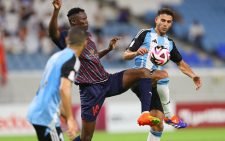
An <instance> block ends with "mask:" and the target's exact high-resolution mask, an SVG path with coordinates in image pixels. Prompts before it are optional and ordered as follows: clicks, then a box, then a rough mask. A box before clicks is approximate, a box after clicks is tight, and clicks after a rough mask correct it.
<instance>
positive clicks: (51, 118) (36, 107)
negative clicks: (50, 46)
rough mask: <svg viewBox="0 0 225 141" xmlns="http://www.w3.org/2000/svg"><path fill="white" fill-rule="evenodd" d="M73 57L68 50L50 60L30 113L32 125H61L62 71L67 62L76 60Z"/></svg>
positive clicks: (29, 117)
mask: <svg viewBox="0 0 225 141" xmlns="http://www.w3.org/2000/svg"><path fill="white" fill-rule="evenodd" d="M73 57H74V53H73V51H72V50H71V49H69V48H66V49H64V50H62V51H60V52H58V53H55V54H54V55H53V56H51V57H50V59H49V60H48V62H47V64H46V66H45V70H44V73H43V76H42V79H41V82H40V85H39V89H38V91H37V93H36V96H35V97H34V99H33V101H32V103H31V105H30V108H29V111H28V119H29V121H30V122H31V123H33V124H37V125H49V124H50V123H51V122H54V123H59V121H57V120H58V118H57V117H58V112H59V104H60V92H59V87H60V78H61V70H62V67H63V65H64V64H65V62H67V61H68V60H71V59H74V60H75V58H73ZM43 119H44V120H43Z"/></svg>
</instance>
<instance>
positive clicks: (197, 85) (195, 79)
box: [193, 76, 202, 90]
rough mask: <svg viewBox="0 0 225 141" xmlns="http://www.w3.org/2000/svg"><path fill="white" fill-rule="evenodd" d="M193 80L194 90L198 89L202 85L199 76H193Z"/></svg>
mask: <svg viewBox="0 0 225 141" xmlns="http://www.w3.org/2000/svg"><path fill="white" fill-rule="evenodd" d="M193 81H194V83H195V86H196V90H199V89H200V87H201V86H202V82H201V79H200V77H199V76H195V77H193Z"/></svg>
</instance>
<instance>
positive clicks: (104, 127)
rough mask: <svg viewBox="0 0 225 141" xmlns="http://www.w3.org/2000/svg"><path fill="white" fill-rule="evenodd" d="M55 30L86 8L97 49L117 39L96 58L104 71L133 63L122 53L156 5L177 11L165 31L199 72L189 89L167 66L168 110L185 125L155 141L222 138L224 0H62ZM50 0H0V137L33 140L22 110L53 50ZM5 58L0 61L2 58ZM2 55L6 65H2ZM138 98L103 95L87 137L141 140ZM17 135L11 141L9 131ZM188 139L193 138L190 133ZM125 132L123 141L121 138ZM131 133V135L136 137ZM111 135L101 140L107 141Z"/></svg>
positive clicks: (151, 19) (148, 21) (150, 19)
mask: <svg viewBox="0 0 225 141" xmlns="http://www.w3.org/2000/svg"><path fill="white" fill-rule="evenodd" d="M62 1H63V2H62V3H63V5H62V8H61V12H60V17H59V25H60V28H61V29H62V30H63V29H67V28H68V20H67V17H66V14H67V11H68V10H69V9H70V8H72V7H75V6H80V7H81V8H84V9H85V10H86V13H87V15H88V19H89V25H90V31H91V32H93V33H94V34H93V39H94V40H95V41H96V43H97V46H98V49H102V48H105V47H107V45H108V42H109V40H110V38H111V37H113V36H122V37H123V38H122V40H121V41H120V42H119V44H118V46H119V47H118V48H117V50H115V51H112V52H111V53H110V54H108V55H107V56H105V57H104V58H103V59H102V62H103V64H104V66H105V68H106V69H107V70H108V71H109V72H116V71H119V70H122V69H125V68H129V67H132V61H123V60H122V58H121V55H122V53H123V51H124V50H125V48H126V47H127V46H128V44H129V42H130V41H131V40H132V38H133V37H134V36H135V34H136V33H137V32H138V31H139V30H140V29H142V28H150V27H151V26H154V17H155V14H156V12H157V10H158V9H159V8H161V7H170V8H172V9H173V10H174V11H176V13H177V20H176V22H175V23H174V26H173V28H172V29H171V31H170V33H169V35H170V36H171V37H172V38H173V39H174V40H175V43H176V45H177V48H178V49H179V51H180V52H181V54H182V56H183V59H184V60H185V61H187V62H188V63H189V65H190V66H191V67H192V68H193V69H194V70H195V71H196V72H197V73H198V74H199V75H200V76H201V77H202V81H203V86H202V88H201V89H200V90H199V91H195V88H194V84H193V83H192V81H191V79H189V78H187V77H186V76H184V75H183V74H181V73H180V72H179V71H177V69H176V67H175V65H174V64H173V63H169V64H167V65H166V68H167V70H168V72H169V74H170V79H171V81H170V91H171V97H172V98H171V99H172V102H173V105H174V111H175V112H176V113H177V114H178V115H179V116H180V117H182V118H183V119H184V120H185V121H186V122H187V123H188V124H189V125H190V128H189V129H185V130H179V131H178V130H174V129H173V128H171V127H168V126H166V129H165V131H167V132H166V133H165V135H164V136H163V138H162V141H180V140H183V141H184V140H189V141H202V140H205V141H206V140H214V141H222V140H225V136H224V134H223V133H225V132H224V130H225V129H224V128H225V73H224V72H225V26H224V23H225V2H224V0H62ZM51 2H52V1H51V0H0V31H1V39H0V49H1V50H0V54H1V55H0V63H1V64H0V65H1V66H0V68H1V70H0V74H1V76H0V78H1V86H0V140H4V141H5V140H15V138H16V139H18V140H19V138H18V137H17V135H20V137H21V139H20V140H23V141H25V140H26V139H25V138H26V135H32V136H31V137H30V138H29V137H27V140H35V137H34V136H33V135H34V131H33V128H32V127H31V126H30V125H29V124H28V123H27V121H26V110H27V106H28V104H29V102H30V101H31V99H32V98H33V96H34V95H35V92H36V90H37V87H38V84H39V80H40V77H41V73H42V71H43V68H44V65H45V63H46V61H47V59H48V58H49V56H50V55H51V54H53V53H54V52H56V51H58V49H57V47H55V45H54V44H53V43H52V42H51V40H50V39H49V38H48V23H49V20H50V17H51V13H52V10H53V6H52V4H51ZM4 58H5V59H4ZM4 60H5V62H4ZM73 101H74V107H73V108H74V113H75V114H74V115H75V116H76V118H77V120H78V122H79V121H80V116H79V115H80V110H79V93H78V88H77V87H76V86H75V87H74V97H73ZM139 113H140V104H139V102H138V99H137V98H136V97H135V96H134V94H133V93H132V92H130V91H128V92H126V93H125V94H123V95H121V96H118V97H114V98H110V99H107V100H106V103H105V105H104V107H103V109H102V111H101V114H100V116H99V119H98V124H97V130H98V131H101V132H98V133H97V134H96V138H94V140H99V141H101V140H104V139H100V138H98V137H100V136H101V137H102V136H103V137H105V138H110V139H112V140H130V141H133V140H146V137H147V133H148V131H149V129H148V128H147V127H144V128H143V127H138V126H137V125H136V117H138V114H139ZM12 135H16V137H15V138H11V139H10V138H9V136H12ZM190 136H192V138H190ZM128 137H130V138H128ZM135 137H138V138H135ZM110 139H107V140H108V141H109V140H110Z"/></svg>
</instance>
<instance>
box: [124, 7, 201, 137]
mask: <svg viewBox="0 0 225 141" xmlns="http://www.w3.org/2000/svg"><path fill="white" fill-rule="evenodd" d="M173 20H174V13H173V11H171V10H170V9H167V8H163V9H161V10H159V11H158V14H157V16H156V19H155V24H156V25H155V28H151V29H144V30H141V31H140V32H139V33H138V34H137V35H136V36H135V38H134V39H133V40H132V42H131V43H130V45H129V48H128V49H127V50H126V51H125V52H124V59H126V60H131V59H134V61H135V66H134V67H135V68H148V69H150V70H162V69H163V67H162V66H157V65H155V64H153V63H152V62H151V61H150V56H149V53H148V52H149V50H150V49H151V48H154V47H156V46H163V47H165V48H167V49H169V51H170V60H171V61H173V62H174V63H175V64H177V66H178V68H179V69H180V71H181V72H183V73H184V74H186V75H187V76H189V77H190V78H191V79H192V80H193V82H194V83H195V85H196V89H199V88H200V87H201V79H200V77H199V76H197V75H196V74H195V73H194V72H193V71H192V69H191V68H190V67H189V66H188V65H187V63H185V61H184V60H183V59H182V56H181V55H180V53H179V51H178V50H177V48H176V45H175V43H174V42H173V40H172V39H170V38H168V36H167V35H166V33H167V31H168V30H169V29H170V27H171V26H172V23H173ZM168 83H169V78H165V79H161V80H159V81H158V82H157V88H156V89H157V90H153V92H155V93H153V95H159V97H160V100H161V103H159V102H158V100H159V99H153V97H152V103H151V104H152V106H151V109H150V110H151V112H150V113H151V115H153V116H155V117H158V118H160V119H162V118H163V117H164V116H163V112H164V114H165V118H164V121H165V122H166V123H167V124H170V125H172V126H174V127H175V128H185V127H186V126H187V124H186V123H184V122H183V121H182V120H181V119H179V118H178V117H177V116H176V115H174V114H173V113H172V111H171V109H170V96H169V87H168ZM138 86H139V84H138V83H137V85H136V86H134V87H133V89H132V90H133V92H135V93H136V94H137V95H138V96H140V93H139V91H138ZM155 97H156V96H155ZM161 104H162V107H163V110H162V109H161ZM162 131H163V124H162V123H161V124H159V125H156V126H152V129H151V131H150V133H149V137H148V140H147V141H159V140H160V137H161V134H162Z"/></svg>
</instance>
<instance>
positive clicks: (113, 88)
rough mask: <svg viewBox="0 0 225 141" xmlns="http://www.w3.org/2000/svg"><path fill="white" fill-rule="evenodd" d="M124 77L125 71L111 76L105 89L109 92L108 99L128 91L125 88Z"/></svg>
mask: <svg viewBox="0 0 225 141" xmlns="http://www.w3.org/2000/svg"><path fill="white" fill-rule="evenodd" d="M123 75H124V71H121V72H118V73H114V74H111V75H110V77H109V80H108V81H107V83H106V85H105V88H104V89H105V90H106V91H107V93H106V97H110V96H115V95H118V94H121V93H123V92H125V91H126V90H127V89H125V88H124V87H123Z"/></svg>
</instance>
